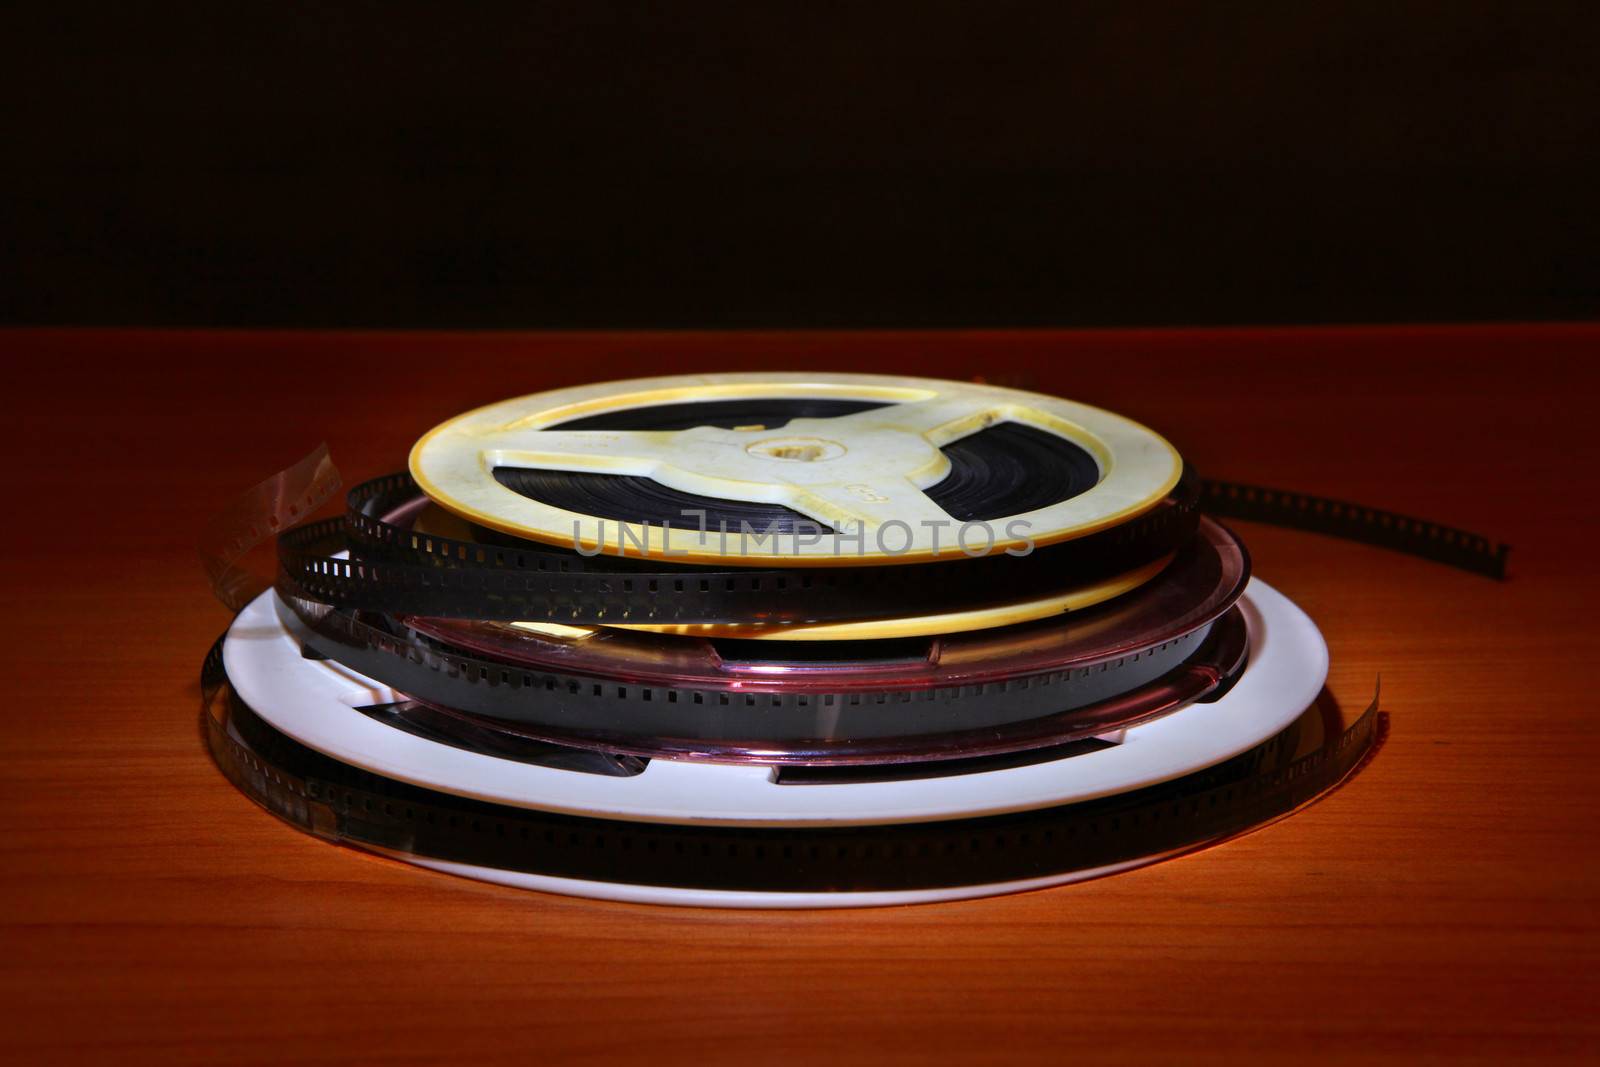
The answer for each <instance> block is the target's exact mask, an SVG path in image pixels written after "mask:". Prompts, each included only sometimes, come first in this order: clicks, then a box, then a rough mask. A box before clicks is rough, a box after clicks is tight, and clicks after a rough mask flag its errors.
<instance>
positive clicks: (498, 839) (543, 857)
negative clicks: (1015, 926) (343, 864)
mask: <svg viewBox="0 0 1600 1067" xmlns="http://www.w3.org/2000/svg"><path fill="white" fill-rule="evenodd" d="M201 690H202V697H201V703H202V706H201V720H202V724H203V728H204V733H205V737H206V740H207V744H208V746H209V747H210V750H211V752H212V755H213V757H214V758H215V759H216V762H217V765H218V766H219V767H220V768H221V769H222V771H223V773H224V774H225V775H226V776H227V777H228V778H229V779H230V780H231V781H232V782H233V783H234V784H235V785H236V786H237V787H238V788H239V789H241V790H242V791H243V792H244V793H245V794H246V795H248V796H249V797H251V799H253V800H255V801H256V802H257V803H258V804H260V805H261V806H262V807H264V808H266V809H267V810H268V811H271V812H273V813H274V814H276V815H278V816H279V817H280V818H282V819H284V820H285V821H287V822H288V823H290V824H291V825H294V826H296V827H298V828H300V829H302V830H305V831H307V832H309V833H312V834H315V835H316V836H319V837H322V838H324V839H326V840H330V841H336V842H339V843H342V844H347V845H352V846H355V847H358V848H364V849H372V850H377V851H381V852H404V853H406V854H409V855H411V856H414V857H421V858H425V859H431V860H438V861H444V862H450V863H457V864H467V865H472V866H476V867H483V868H491V869H497V870H505V871H517V872H526V873H533V874H541V875H547V876H552V877H558V878H567V879H579V880H584V881H590V882H614V883H626V884H643V885H653V886H666V887H681V888H689V889H725V890H751V891H764V892H775V893H797V892H808V891H828V892H870V891H877V890H895V889H907V888H926V887H938V886H959V885H973V884H979V883H991V884H993V883H1004V882H1009V881H1015V880H1021V879H1029V878H1038V877H1042V876H1047V875H1051V874H1057V873H1061V872H1067V871H1074V870H1091V869H1096V868H1101V867H1106V866H1109V865H1111V864H1116V863H1119V862H1126V861H1132V860H1137V859H1141V858H1147V857H1151V856H1156V855H1169V854H1174V853H1177V852H1181V851H1185V850H1191V849H1195V848H1199V847H1203V846H1205V845H1208V844H1212V843H1215V842H1218V841H1221V840H1223V839H1225V838H1228V837H1230V836H1233V835H1236V834H1239V833H1242V832H1245V831H1247V830H1251V829H1254V828H1257V827H1259V826H1261V825H1263V824H1265V823H1267V822H1270V821H1272V820H1274V819H1276V818H1279V817H1282V816H1284V815H1287V814H1289V813H1291V812H1293V811H1295V810H1296V809H1298V808H1300V807H1302V806H1303V805H1305V804H1307V803H1309V802H1311V801H1313V800H1314V799H1316V798H1317V797H1318V796H1320V795H1323V794H1325V793H1326V792H1328V791H1329V790H1331V789H1333V788H1335V787H1337V786H1338V785H1339V784H1340V783H1341V782H1342V781H1344V780H1345V779H1346V778H1348V777H1349V776H1350V775H1351V774H1353V773H1354V772H1355V771H1356V770H1357V769H1358V768H1359V767H1360V766H1361V765H1362V763H1363V762H1364V761H1365V760H1367V759H1369V758H1370V757H1371V755H1372V754H1373V752H1374V751H1375V750H1376V748H1377V747H1378V746H1379V744H1380V743H1381V740H1382V737H1383V735H1384V733H1385V730H1386V725H1385V720H1384V717H1383V716H1382V715H1381V714H1380V713H1379V712H1378V699H1377V696H1376V695H1374V698H1373V701H1372V703H1371V704H1370V705H1369V706H1368V707H1367V709H1366V711H1365V712H1364V713H1363V714H1362V715H1361V716H1360V717H1359V718H1357V719H1356V721H1355V722H1354V723H1353V724H1352V725H1351V726H1350V727H1349V728H1348V729H1344V730H1342V731H1341V730H1340V729H1339V724H1338V720H1337V713H1336V712H1335V713H1332V714H1328V713H1326V712H1322V711H1318V710H1317V709H1312V710H1311V711H1308V712H1307V714H1306V715H1305V716H1302V717H1301V719H1299V720H1297V721H1296V722H1295V724H1294V725H1292V726H1291V727H1290V728H1288V729H1287V730H1285V731H1283V732H1281V733H1279V734H1278V735H1276V736H1274V737H1272V738H1271V739H1269V740H1267V741H1265V742H1264V743H1262V744H1259V745H1257V746H1255V747H1254V748H1252V749H1250V750H1249V751H1247V752H1245V753H1243V754H1241V755H1239V756H1236V757H1234V758H1232V759H1229V760H1227V761H1225V762H1224V763H1222V764H1220V765H1218V766H1216V767H1212V768H1210V769H1207V770H1204V771H1200V772H1197V773H1194V774H1190V775H1187V776H1185V777H1183V778H1180V779H1177V780H1174V781H1170V782H1166V783H1162V784H1161V785H1158V786H1152V787H1147V788H1144V789H1140V790H1136V791H1134V792H1130V793H1124V794H1121V795H1118V796H1113V797H1108V798H1104V799H1101V800H1095V801H1088V802H1083V803H1078V804H1071V805H1065V806H1059V807H1054V808H1046V809H1042V810H1036V811H1028V812H1021V813H1016V814H1010V815H1002V816H987V817H982V818H976V819H960V820H948V821H936V822H922V823H907V824H892V825H873V826H853V827H828V828H757V829H748V828H737V827H723V826H694V825H668V824H659V823H646V822H633V821H621V820H614V819H604V818H595V817H588V816H572V815H558V814H552V813H547V812H541V811H536V810H531V809H525V808H513V807H507V806H504V805H497V804H491V803H486V802H482V801H474V800H468V799H464V798H461V797H457V796H454V795H451V794H446V793H440V792H437V791H434V790H428V789H422V788H419V787H417V786H412V785H408V784H405V783H402V782H397V781H394V780H392V779H388V778H384V777H382V776H379V775H375V774H372V773H370V772H367V771H362V770H359V769H356V768H353V767H351V766H349V765H347V764H344V763H341V762H339V761H337V760H333V759H331V758H329V757H327V756H324V755H322V754H320V753H317V752H315V751H313V750H311V749H309V748H306V747H305V746H303V745H301V744H299V743H298V742H295V741H293V740H292V739H290V738H288V737H287V736H285V735H283V734H282V733H279V732H278V731H277V730H275V729H274V728H273V727H271V726H269V725H268V724H267V723H266V722H264V721H263V720H262V719H261V718H260V717H259V716H257V715H256V714H255V713H254V711H252V709H250V708H249V707H248V706H247V705H246V704H244V703H243V702H242V701H241V700H240V699H239V698H238V696H237V694H236V693H234V691H233V690H232V687H231V685H230V683H229V681H228V678H227V674H226V671H225V670H224V667H223V662H222V655H221V643H220V641H219V642H218V644H217V645H216V646H214V647H213V648H212V649H211V651H210V653H209V654H208V655H207V657H206V660H205V663H204V666H203V668H202V674H201ZM1310 726H1320V729H1321V730H1322V731H1323V739H1322V742H1321V743H1320V744H1319V745H1317V746H1316V747H1315V748H1314V749H1313V750H1312V751H1310V752H1309V753H1306V754H1304V755H1298V754H1297V751H1298V749H1299V748H1300V747H1301V745H1300V742H1301V733H1302V731H1304V730H1306V729H1307V728H1308V727H1310Z"/></svg>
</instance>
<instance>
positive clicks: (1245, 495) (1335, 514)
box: [1201, 479, 1511, 581]
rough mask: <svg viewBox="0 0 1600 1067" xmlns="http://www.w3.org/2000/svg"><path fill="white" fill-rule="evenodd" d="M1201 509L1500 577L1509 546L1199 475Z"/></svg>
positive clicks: (1403, 518)
mask: <svg viewBox="0 0 1600 1067" xmlns="http://www.w3.org/2000/svg"><path fill="white" fill-rule="evenodd" d="M1201 508H1202V510H1204V511H1205V513H1206V514H1208V515H1214V516H1217V517H1218V518H1230V519H1246V520H1248V521H1251V522H1264V523H1267V524H1269V525H1272V526H1283V527H1287V528H1289V529H1293V530H1307V531H1309V532H1311V533H1319V534H1326V535H1328V536H1330V537H1339V538H1343V539H1344V540H1346V541H1359V542H1361V543H1362V544H1368V545H1375V546H1377V547H1378V548H1387V549H1391V550H1393V551H1395V552H1403V553H1405V554H1406V555H1409V556H1417V557H1419V558H1421V559H1427V560H1432V561H1433V562H1435V563H1443V564H1445V565H1446V566H1450V567H1455V568H1457V569H1459V570H1464V571H1468V572H1470V573H1472V574H1481V575H1483V576H1484V577H1487V578H1494V579H1497V580H1502V581H1503V580H1504V579H1505V576H1506V560H1507V558H1508V557H1509V556H1510V553H1511V546H1509V545H1507V544H1505V543H1504V542H1495V541H1491V540H1490V539H1489V538H1487V537H1484V536H1483V535H1481V534H1475V533H1470V532H1468V531H1466V530H1461V529H1457V528H1455V527H1453V526H1443V525H1441V524H1439V523H1436V522H1428V521H1427V520H1425V519H1417V518H1412V517H1411V516H1409V515H1401V514H1398V513H1397V512H1393V511H1382V510H1380V509H1378V508H1369V507H1365V506H1363V505H1360V504H1352V503H1349V502H1348V501H1344V500H1332V499H1329V498H1327V497H1320V496H1311V495H1309V494H1307V493H1291V492H1288V491H1286V490H1283V489H1268V488H1265V487H1263V486H1259V485H1245V484H1243V483H1241V482H1222V481H1213V480H1209V479H1207V480H1204V481H1202V482H1201Z"/></svg>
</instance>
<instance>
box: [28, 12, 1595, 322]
mask: <svg viewBox="0 0 1600 1067" xmlns="http://www.w3.org/2000/svg"><path fill="white" fill-rule="evenodd" d="M1595 6H1596V5H1594V4H1580V3H1571V4H1560V3H1491V2H1478V0H1456V2H1448V3H1437V4H1425V3H1395V2H1390V3H1257V4H1251V3H1211V4H1194V5H1188V4H1183V5H1177V4H1174V5H1157V4H1143V3H1139V4H1129V3H1115V2H1107V3H1077V4H1022V3H1004V2H986V3H968V4H951V3H920V4H871V3H855V4H823V3H805V4H774V3H761V2H758V0H747V2H745V3H738V4H694V3H676V4H650V5H646V4H620V3H618V4H613V3H593V2H591V3H575V4H571V5H544V4H532V3H515V2H503V3H492V4H488V3H482V4H460V5H445V4H438V5H428V6H422V7H404V6H392V5H381V4H376V3H372V4H366V3H362V4H342V5H327V4H316V3H311V4H296V3H279V4H272V5H266V6H262V7H259V8H250V7H242V6H239V5H236V4H231V3H211V4H205V5H196V6H193V7H187V8H178V7H172V6H165V5H163V6H159V7H158V6H150V5H140V4H127V5H109V4H107V5H98V6H95V5H89V6H81V7H73V6H72V5H64V4H51V5H37V6H23V7H21V8H8V9H7V13H6V14H5V15H3V16H0V19H3V25H0V31H3V34H4V42H3V44H0V49H3V59H4V63H3V66H4V73H3V74H0V78H3V79H4V82H5V85H4V89H5V101H6V112H7V114H6V118H5V120H4V121H5V128H6V129H7V136H6V141H7V143H8V153H7V154H8V156H9V158H10V162H9V163H8V164H6V171H5V178H4V183H5V185H7V186H8V187H9V188H8V189H7V190H6V191H5V212H4V219H3V222H0V226H3V230H0V237H3V242H0V268H3V270H4V278H3V283H0V317H3V319H4V320H5V321H7V322H10V323H14V324H60V323H76V324H146V325H166V324H186V325H247V326H248V325H286V326H429V327H436V326H437V327H564V326H579V327H602V326H617V327H644V326H657V327H679V326H683V327H688V326H711V327H718V326H748V325H772V326H821V325H836V326H887V325H935V326H959V325H1039V324H1055V325H1082V324H1102V325H1119V324H1182V323H1187V324H1198V323H1251V322H1352V321H1369V322H1380V321H1418V320H1435V321H1437V320H1463V321H1474V320H1494V319H1502V320H1503V319H1517V320H1527V319H1550V318H1591V317H1594V315H1595V312H1596V311H1597V309H1600V267H1597V261H1600V256H1597V253H1596V249H1597V248H1600V226H1597V224H1596V218H1597V212H1596V208H1595V202H1596V191H1597V188H1600V167H1597V164H1596V158H1597V157H1596V151H1597V147H1596V146H1597V145H1600V122H1597V114H1600V108H1597V106H1596V105H1597V93H1596V86H1597V80H1596V79H1597V75H1596V71H1595V68H1596V66H1597V63H1600V38H1597V33H1596V29H1597V19H1596V16H1594V15H1593V14H1590V13H1589V12H1590V11H1591V9H1593V8H1594V7H1595Z"/></svg>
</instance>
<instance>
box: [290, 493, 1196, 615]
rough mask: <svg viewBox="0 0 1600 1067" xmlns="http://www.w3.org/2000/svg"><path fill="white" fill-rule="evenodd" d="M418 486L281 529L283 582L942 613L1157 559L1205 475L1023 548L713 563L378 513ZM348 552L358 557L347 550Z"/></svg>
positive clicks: (326, 597)
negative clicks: (784, 565)
mask: <svg viewBox="0 0 1600 1067" xmlns="http://www.w3.org/2000/svg"><path fill="white" fill-rule="evenodd" d="M419 497H420V491H419V490H418V488H417V486H416V483H415V482H414V481H412V479H411V477H410V476H409V475H406V474H394V475H389V476H387V477H383V478H378V479H374V480H373V481H369V482H365V483H363V484H361V485H359V486H357V487H355V488H354V489H352V490H351V491H350V494H349V497H348V501H347V504H348V507H347V511H346V514H345V517H344V519H343V520H326V521H322V522H316V523H311V524H308V525H305V526H302V527H299V528H297V529H293V530H289V531H287V532H286V533H283V534H281V535H280V536H279V538H278V559H279V569H280V576H281V581H282V582H284V583H286V584H287V586H288V588H289V590H290V591H291V592H293V593H295V594H297V595H300V596H303V597H305V598H307V599H312V600H317V601H319V602H321V603H324V604H329V605H332V606H334V607H338V608H342V609H353V610H367V611H381V612H388V613H394V614H410V615H422V616H431V617H436V618H467V619H503V620H516V621H552V622H560V623H565V624H580V623H581V624H605V623H611V624H629V623H663V622H665V623H732V624H740V623H744V624H760V625H781V624H786V623H788V624H793V623H811V622H830V621H839V620H857V619H869V618H874V617H879V616H882V615H884V614H886V613H891V612H892V613H903V614H917V613H932V612H936V611H950V610H957V609H960V608H961V607H963V606H969V605H982V604H991V603H994V602H996V601H1003V600H1006V599H1024V598H1031V597H1037V596H1038V595H1040V593H1041V591H1042V590H1054V589H1066V588H1071V587H1072V586H1074V585H1077V584H1080V583H1083V582H1086V581H1090V580H1095V579H1100V578H1104V577H1105V576H1106V575H1109V574H1117V573H1122V572H1125V571H1130V570H1134V569H1136V568H1139V567H1142V566H1145V565H1148V564H1150V563H1152V562H1154V561H1156V560H1158V559H1160V558H1161V557H1163V556H1166V555H1169V554H1171V553H1172V552H1174V551H1176V550H1177V549H1178V548H1179V547H1181V546H1182V545H1183V544H1185V543H1187V541H1188V540H1189V539H1190V538H1191V537H1192V536H1193V534H1194V531H1195V527H1196V524H1197V523H1198V521H1199V515H1198V512H1197V510H1196V507H1195V505H1196V502H1197V501H1198V498H1199V486H1198V482H1197V480H1195V479H1192V478H1191V479H1186V480H1185V481H1183V482H1181V483H1180V489H1179V491H1178V492H1177V493H1175V494H1174V495H1173V496H1172V497H1171V498H1170V499H1169V500H1168V501H1167V502H1165V503H1164V504H1162V505H1160V506H1158V507H1156V508H1154V509H1152V510H1151V511H1149V512H1147V513H1146V514H1145V515H1142V516H1140V517H1138V518H1136V519H1134V520H1132V521H1130V522H1127V523H1123V524H1121V525H1119V526H1116V527H1113V528H1111V529H1109V530H1105V531H1103V532H1101V533H1097V534H1093V535H1090V536H1088V537H1085V538H1082V539H1080V540H1077V541H1072V542H1068V543H1066V544H1062V545H1058V546H1050V547H1046V548H1041V549H1038V550H1036V551H1034V552H1032V553H1030V554H1028V555H1026V556H1011V555H1006V554H1004V553H1001V554H997V555H992V556H983V557H980V558H976V559H965V558H961V559H957V560H953V561H951V562H945V563H931V564H907V565H904V566H888V567H883V566H878V567H830V568H816V567H802V568H794V569H787V570H785V569H769V568H760V569H753V568H708V567H704V566H688V565H685V566H677V567H670V568H663V567H662V565H661V564H659V563H653V562H651V561H644V560H637V559H630V558H628V557H621V556H593V557H585V556H582V555H580V554H578V553H576V552H573V551H570V550H565V549H556V548H551V547H548V546H543V545H539V544H537V543H535V542H517V543H515V544H507V543H504V542H503V541H502V542H499V543H496V542H480V541H465V540H460V539H455V538H449V537H440V536H436V535H432V534H419V533H416V532H413V531H412V530H410V529H409V528H407V527H406V526H404V525H402V524H399V523H395V522H390V521H387V519H385V518H383V517H382V516H385V515H389V514H391V513H393V512H396V511H402V510H404V509H405V508H406V507H407V506H408V505H414V504H415V503H416V502H417V501H418V499H419ZM346 551H347V552H348V558H345V557H342V556H341V555H340V553H343V552H346Z"/></svg>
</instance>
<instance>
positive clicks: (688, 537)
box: [411, 374, 1182, 567]
mask: <svg viewBox="0 0 1600 1067" xmlns="http://www.w3.org/2000/svg"><path fill="white" fill-rule="evenodd" d="M730 405H731V406H730ZM990 428H994V429H995V430H997V431H998V432H997V433H995V434H990V435H988V438H989V439H988V440H987V441H986V442H984V443H982V444H979V442H978V441H977V440H973V441H971V442H969V443H968V444H967V445H965V446H963V445H961V442H962V441H963V439H966V438H968V437H971V436H972V435H978V434H980V431H987V430H989V429H990ZM952 450H953V451H954V457H952V455H951V454H949V453H950V452H951V451H952ZM1181 472H1182V462H1181V460H1180V459H1179V458H1178V455H1177V453H1176V452H1175V451H1174V450H1173V449H1172V447H1171V446H1170V445H1169V444H1167V443H1166V442H1165V441H1164V440H1162V439H1161V438H1160V437H1159V436H1157V435H1156V434H1154V433H1153V432H1151V431H1149V430H1147V429H1145V428H1144V427H1142V426H1139V425H1138V424H1137V423H1134V422H1132V421H1130V420H1128V419H1124V418H1122V417H1121V416H1117V415H1113V414H1111V413H1110V412H1105V411H1101V410H1099V409H1097V408H1092V407H1089V406H1088V405H1085V404H1077V403H1073V402H1071V401H1066V400H1061V399H1059V398H1055V397H1047V396H1044V395H1042V394H1037V393H1023V392H1019V391H1016V390H1009V389H1001V388H998V387H994V386H985V385H975V384H971V383H962V382H948V381H940V380H937V379H924V378H893V377H886V376H878V375H858V374H830V375H826V376H821V375H801V374H725V375H704V376H692V377H669V378H644V379H637V380H633V381H626V382H611V383H605V384H602V385H594V386H583V387H579V388H574V389H563V390H556V391H554V392H550V393H540V394H536V395H533V396H528V397H522V398H519V399H517V400H510V401H505V402H503V403H500V404H494V405H491V406H489V407H486V408H480V409H479V410H477V411H474V412H469V413H468V414H466V415H463V416H460V417H459V418H456V419H452V420H450V421H449V422H446V423H444V424H443V425H441V426H438V427H436V428H435V429H433V430H432V431H430V432H429V433H428V434H426V435H425V436H424V437H423V438H422V440H420V441H419V442H418V443H417V446H416V447H415V448H414V449H413V450H412V453H411V473H412V475H413V477H414V478H415V479H416V481H417V484H418V485H419V486H420V487H421V488H422V490H423V491H424V492H425V493H427V495H428V496H429V497H430V498H432V499H433V500H435V501H436V502H438V503H439V504H441V505H443V506H444V507H446V508H447V509H449V510H450V511H452V512H455V513H456V514H458V515H461V516H463V517H465V518H468V519H470V520H472V521H473V522H475V523H478V524H480V525H482V526H485V527H488V528H490V529H494V530H499V531H502V532H505V533H509V534H512V535H514V536H517V537H521V538H527V539H531V540H535V541H541V542H544V543H547V544H558V545H563V546H576V547H578V548H580V549H582V550H584V551H595V552H601V553H606V554H612V555H629V554H633V555H637V556H640V557H644V558H652V559H658V560H676V561H678V562H684V563H705V564H720V565H723V566H762V565H771V564H773V563H775V562H781V563H782V564H783V565H785V566H812V567H838V566H860V565H865V564H875V565H880V566H882V565H892V564H907V563H918V562H926V561H929V560H936V559H940V558H950V557H954V556H957V555H959V554H963V548H966V549H968V550H970V549H972V548H973V547H974V546H973V544H972V543H971V540H970V538H969V540H968V541H967V542H963V543H958V540H957V539H958V538H959V537H960V536H961V535H960V531H961V530H971V529H972V528H973V526H974V525H976V524H992V523H1001V524H1002V528H1001V529H1000V530H998V531H996V530H995V529H993V527H992V526H988V527H987V530H988V534H989V535H992V536H989V537H986V538H985V540H984V542H983V544H982V545H980V546H977V547H978V548H980V549H981V551H980V552H978V553H976V554H992V553H997V552H1004V551H1006V550H1008V549H1009V550H1013V551H1017V550H1020V549H1022V548H1023V547H1025V546H1026V545H1035V546H1044V545H1051V544H1056V543H1059V542H1062V541H1066V540H1070V539H1074V538H1078V537H1082V536H1085V535H1087V534H1091V533H1094V532H1095V531H1098V530H1103V529H1106V528H1108V527H1112V526H1116V525H1118V524H1120V523H1123V522H1125V521H1127V520H1129V519H1132V518H1135V517H1137V516H1138V515H1140V514H1142V513H1144V512H1146V511H1148V510H1150V509H1151V508H1154V507H1155V506H1156V505H1157V504H1158V503H1159V502H1160V501H1161V500H1162V499H1163V498H1165V497H1166V495H1167V494H1168V493H1169V492H1170V491H1171V490H1172V488H1173V487H1174V486H1175V485H1176V484H1177V481H1178V478H1179V476H1180V474H1181ZM1013 509H1014V510H1013ZM695 513H699V514H698V515H696V514H695ZM697 518H698V519H699V520H700V521H699V522H698V523H695V522H694V520H695V519H697ZM607 520H610V523H611V526H612V527H613V528H612V531H611V533H610V535H608V534H607V525H606V524H607ZM667 523H683V524H684V526H679V527H672V526H668V525H666V524H667ZM957 524H965V525H960V526H957ZM769 530H770V532H771V535H772V536H773V537H775V538H776V539H777V540H778V545H777V547H774V545H773V544H771V543H769V541H768V539H767V538H766V537H765V536H762V533H763V532H766V531H769ZM802 531H803V532H802ZM891 531H892V533H893V539H892V540H890V541H887V542H886V541H885V536H884V535H885V534H887V533H890V532H891ZM941 533H943V535H944V536H943V543H942V544H941V537H940V535H941ZM857 534H859V539H858V538H857V537H856V536H855V535H857ZM784 535H788V537H787V540H784ZM847 538H848V547H847V546H846V539H847ZM850 549H854V550H853V551H852V550H850Z"/></svg>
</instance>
